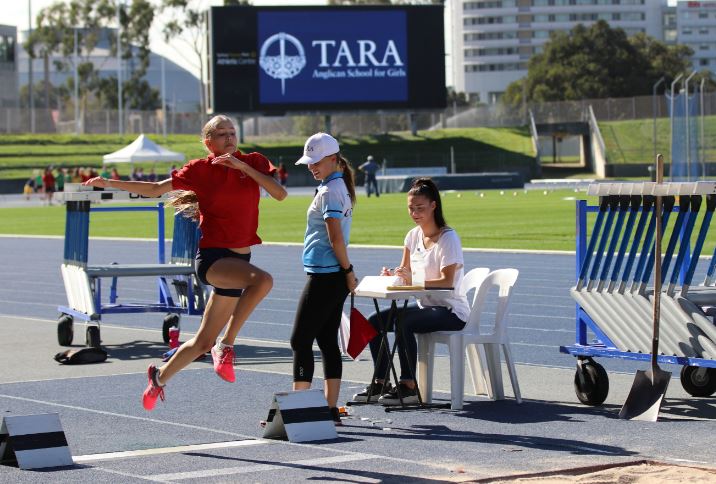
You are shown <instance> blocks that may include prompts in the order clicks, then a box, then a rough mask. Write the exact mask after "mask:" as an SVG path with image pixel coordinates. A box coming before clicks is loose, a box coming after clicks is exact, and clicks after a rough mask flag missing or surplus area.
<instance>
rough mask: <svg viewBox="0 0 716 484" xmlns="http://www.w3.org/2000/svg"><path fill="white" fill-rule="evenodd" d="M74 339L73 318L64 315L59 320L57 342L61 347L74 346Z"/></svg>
mask: <svg viewBox="0 0 716 484" xmlns="http://www.w3.org/2000/svg"><path fill="white" fill-rule="evenodd" d="M73 337H74V331H72V316H69V315H67V314H63V315H62V316H60V319H58V320H57V342H58V343H60V346H70V345H72V338H73Z"/></svg>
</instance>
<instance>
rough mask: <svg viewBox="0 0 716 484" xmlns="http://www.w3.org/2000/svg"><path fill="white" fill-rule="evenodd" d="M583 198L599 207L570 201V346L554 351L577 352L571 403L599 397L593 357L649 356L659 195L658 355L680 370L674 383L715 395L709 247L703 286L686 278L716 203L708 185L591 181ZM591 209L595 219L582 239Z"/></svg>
mask: <svg viewBox="0 0 716 484" xmlns="http://www.w3.org/2000/svg"><path fill="white" fill-rule="evenodd" d="M587 195H590V196H597V197H599V204H598V205H597V206H593V205H592V206H590V205H588V204H587V201H586V200H578V201H577V206H576V260H577V264H576V266H577V270H576V278H577V282H576V285H575V286H574V287H573V288H572V289H571V290H570V294H571V296H572V298H573V299H574V300H575V301H576V327H575V344H574V345H569V346H561V347H560V351H561V352H562V353H566V354H571V355H573V356H576V357H577V370H576V373H575V392H576V393H577V397H578V399H579V400H580V401H581V402H582V403H584V404H587V405H600V404H602V403H603V402H604V400H606V397H607V394H608V391H609V383H608V375H607V373H606V371H605V370H604V368H603V367H602V366H601V365H599V364H598V363H596V362H595V361H594V359H593V358H594V357H606V358H621V359H626V360H635V361H645V362H648V361H650V358H651V339H652V336H651V333H652V322H653V321H652V318H653V314H652V310H653V306H652V304H653V303H652V300H653V297H654V290H653V283H652V281H653V268H654V251H655V244H654V234H655V231H656V230H655V229H656V226H655V225H656V224H655V220H656V217H655V213H654V208H655V207H654V201H655V197H657V196H659V197H661V198H662V201H663V203H662V207H663V208H662V211H663V214H662V223H661V226H662V234H664V235H663V236H662V237H663V238H664V239H667V237H668V242H667V243H666V244H665V245H666V250H665V251H664V254H663V255H662V260H663V262H662V275H661V279H662V280H661V282H662V284H663V285H662V292H661V325H660V327H661V331H660V344H659V352H660V354H659V355H658V358H657V359H658V362H659V363H660V364H674V365H680V366H682V371H681V384H682V386H683V387H684V389H685V390H686V391H687V392H688V393H689V394H690V395H692V396H697V397H706V396H711V395H712V394H713V393H714V392H716V325H715V324H714V321H713V317H714V316H716V285H714V279H716V250H714V253H713V254H712V255H711V257H710V260H709V262H708V269H707V275H706V278H705V280H704V283H702V284H700V285H693V284H692V283H693V279H694V276H695V274H696V269H697V266H698V264H699V260H700V258H701V252H702V251H703V248H704V245H705V241H706V237H707V235H708V231H709V228H710V224H711V220H712V216H713V212H714V209H715V208H716V183H714V182H687V183H663V184H656V183H653V182H636V183H633V182H622V183H595V184H591V185H590V186H589V188H588V189H587ZM704 200H705V203H704ZM589 213H596V217H595V219H594V225H593V226H592V227H591V230H590V234H589V237H587V232H588V227H587V215H588V214H589ZM674 213H675V217H674ZM700 217H701V223H700V224H698V219H699V218H700ZM672 221H673V223H671V222H672ZM697 226H698V232H697V236H696V240H695V242H694V244H693V247H692V246H691V240H692V236H693V235H694V232H695V230H696V227H697ZM669 271H671V272H670V273H669ZM589 332H591V334H592V335H593V336H594V338H595V339H594V340H593V341H591V342H589V341H588V339H589Z"/></svg>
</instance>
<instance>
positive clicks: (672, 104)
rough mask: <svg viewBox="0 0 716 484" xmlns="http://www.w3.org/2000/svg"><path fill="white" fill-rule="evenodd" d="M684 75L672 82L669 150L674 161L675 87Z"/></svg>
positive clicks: (672, 175)
mask: <svg viewBox="0 0 716 484" xmlns="http://www.w3.org/2000/svg"><path fill="white" fill-rule="evenodd" d="M682 77H684V75H683V74H679V75H678V76H676V79H674V80H673V82H672V83H671V99H670V100H669V104H670V105H671V116H670V119H669V131H670V133H669V150H670V151H671V161H672V163H673V161H674V89H675V88H676V83H677V82H679V79H681V78H682ZM669 175H670V176H671V178H672V179H673V177H674V170H673V167H672V170H671V173H670V174H669Z"/></svg>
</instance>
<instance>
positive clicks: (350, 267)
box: [341, 264, 353, 274]
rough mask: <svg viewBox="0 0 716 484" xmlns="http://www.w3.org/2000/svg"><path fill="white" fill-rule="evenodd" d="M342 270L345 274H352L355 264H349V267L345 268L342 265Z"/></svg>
mask: <svg viewBox="0 0 716 484" xmlns="http://www.w3.org/2000/svg"><path fill="white" fill-rule="evenodd" d="M341 272H342V273H343V274H350V273H351V272H353V264H351V265H349V266H348V269H344V268H342V267H341Z"/></svg>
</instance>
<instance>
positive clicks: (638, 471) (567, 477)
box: [478, 461, 716, 484]
mask: <svg viewBox="0 0 716 484" xmlns="http://www.w3.org/2000/svg"><path fill="white" fill-rule="evenodd" d="M478 482H492V483H500V482H505V483H508V482H509V483H539V484H564V483H568V482H569V483H579V484H606V483H618V484H666V483H674V482H678V483H688V484H713V483H714V482H716V469H708V468H700V467H691V466H681V465H672V464H665V463H661V462H645V461H641V462H636V463H631V464H624V465H618V466H611V467H606V466H600V467H592V468H588V469H584V468H583V469H570V470H565V471H557V472H549V473H542V474H532V475H525V476H521V477H518V476H516V477H513V478H507V479H505V478H499V479H490V480H481V481H478Z"/></svg>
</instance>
